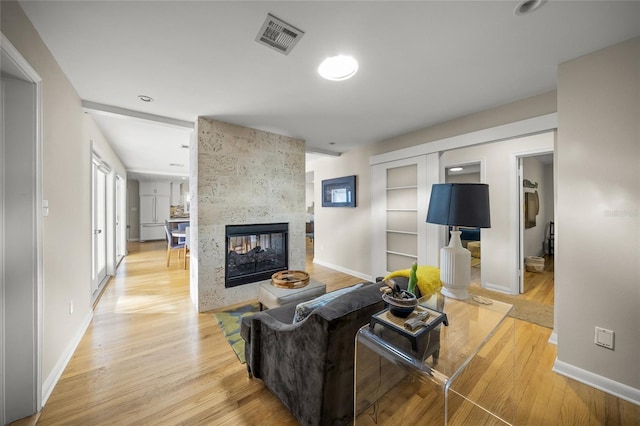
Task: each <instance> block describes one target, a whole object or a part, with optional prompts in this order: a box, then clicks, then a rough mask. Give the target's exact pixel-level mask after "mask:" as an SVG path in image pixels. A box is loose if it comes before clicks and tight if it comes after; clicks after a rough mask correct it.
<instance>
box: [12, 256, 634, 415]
mask: <svg viewBox="0 0 640 426" xmlns="http://www.w3.org/2000/svg"><path fill="white" fill-rule="evenodd" d="M307 270H308V271H309V272H310V273H311V275H312V276H313V277H314V278H316V279H318V280H320V281H323V282H325V283H327V286H328V289H329V290H333V289H336V288H340V287H343V286H346V285H349V284H352V283H356V282H359V281H360V279H358V278H355V277H351V276H348V275H345V274H342V273H338V272H335V271H332V270H330V269H327V268H323V267H320V266H317V265H314V264H312V263H311V262H309V261H308V262H307ZM550 332H551V330H549V329H546V328H543V327H539V326H536V325H533V324H530V323H526V322H522V321H518V320H515V335H516V339H515V340H516V352H517V354H516V360H517V364H518V368H517V372H516V378H515V392H514V398H515V401H516V402H517V410H516V424H521V425H550V424H553V425H557V424H559V425H589V424H590V425H604V424H610V425H638V424H640V423H639V422H640V408H639V407H637V406H635V405H633V404H630V403H627V402H625V401H622V400H619V399H617V398H615V397H612V396H609V395H607V394H605V393H603V392H601V391H598V390H596V389H593V388H591V387H588V386H585V385H582V384H580V383H578V382H575V381H573V380H571V379H567V378H565V377H562V376H559V375H557V374H555V373H553V372H552V371H551V367H552V364H553V362H554V359H555V356H556V348H555V347H554V346H553V345H550V344H548V343H547V339H548V338H549V334H550ZM486 351H487V353H491V351H492V346H491V342H490V343H489V344H488V345H487V347H486ZM487 359H488V360H489V362H490V363H491V364H490V365H489V367H491V366H492V365H494V364H495V365H494V367H499V365H498V364H499V359H500V358H496V360H495V361H494V360H493V358H491V357H487ZM489 386H490V385H489ZM489 390H490V389H489ZM418 399H419V398H418ZM417 404H418V405H419V401H418V402H417ZM427 417H428V416H427ZM427 417H423V420H424V418H427ZM32 420H33V419H32ZM27 421H28V420H27ZM23 424H26V423H23ZM37 424H38V425H175V424H185V425H194V424H197V425H199V424H202V425H295V424H297V423H296V421H295V419H294V418H293V417H292V416H291V415H290V414H289V413H288V411H287V410H286V409H285V408H284V406H283V405H282V404H281V403H280V402H279V401H278V400H277V399H276V398H275V397H274V396H273V395H272V394H271V393H270V392H269V391H268V390H267V389H266V388H265V387H264V386H263V385H262V383H261V382H260V380H257V379H249V378H248V377H247V374H246V370H245V365H243V364H240V363H239V362H238V360H237V358H236V356H235V354H234V352H233V351H232V350H231V348H230V346H229V345H228V344H227V342H226V340H225V339H224V337H223V335H222V332H221V331H220V329H219V327H218V326H217V324H216V322H215V320H214V318H213V315H211V314H210V313H203V314H198V313H197V312H195V311H194V309H193V307H192V306H191V302H190V300H189V291H188V271H185V270H184V269H183V267H182V264H181V263H180V262H177V261H175V260H173V261H172V263H171V267H170V268H166V267H165V246H164V244H162V243H144V244H131V246H130V251H129V255H128V256H127V257H126V259H125V260H124V262H123V263H122V265H121V266H120V267H119V269H118V272H117V276H116V277H115V278H113V279H112V280H111V281H110V283H109V284H108V286H107V288H106V290H105V292H104V294H103V296H102V297H101V299H100V301H99V302H98V303H97V306H96V307H95V313H94V319H93V322H92V324H91V325H90V326H89V329H88V330H87V333H86V334H85V336H84V337H83V338H82V341H81V343H80V345H79V347H78V349H77V351H76V353H75V354H74V356H73V358H72V359H71V361H70V362H69V365H68V366H67V368H66V370H65V371H64V373H63V375H62V377H61V379H60V381H59V382H58V384H57V385H56V387H55V389H54V390H53V393H52V394H51V397H50V398H49V400H48V401H47V404H46V406H45V407H44V409H43V411H42V413H41V415H40V417H39V419H37ZM387 424H396V423H393V422H390V423H387ZM421 424H427V423H424V421H422V422H421ZM466 424H469V423H466Z"/></svg>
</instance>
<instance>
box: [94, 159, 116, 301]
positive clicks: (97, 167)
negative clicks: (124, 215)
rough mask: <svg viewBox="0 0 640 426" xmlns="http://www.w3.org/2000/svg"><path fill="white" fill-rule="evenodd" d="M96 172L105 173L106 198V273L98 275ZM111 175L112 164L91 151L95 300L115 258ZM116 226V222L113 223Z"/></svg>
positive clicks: (104, 205)
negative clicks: (111, 247)
mask: <svg viewBox="0 0 640 426" xmlns="http://www.w3.org/2000/svg"><path fill="white" fill-rule="evenodd" d="M96 173H102V174H103V175H104V188H103V190H104V200H103V210H104V211H103V212H102V214H103V216H104V226H103V228H104V229H102V230H101V234H102V235H103V238H104V250H103V251H104V275H103V276H100V277H98V271H96V268H95V262H96V241H95V231H96V230H95V220H96V211H95V196H96V194H95V192H96V182H95V178H96ZM110 176H111V168H110V166H109V165H108V164H107V163H105V162H104V160H103V159H102V157H101V156H100V155H99V154H98V153H97V152H96V151H95V150H93V147H92V152H91V228H92V235H91V251H92V252H91V259H92V268H91V286H90V293H91V301H92V302H95V300H96V299H97V298H98V295H99V294H100V293H101V291H102V289H103V288H104V285H105V283H106V282H107V280H108V279H109V262H110V261H111V260H113V259H112V258H113V256H112V253H110V251H109V239H110V238H111V234H112V232H111V224H110V217H111V215H110V214H109V199H110V196H109V195H110V191H109V188H110V185H109V180H110ZM113 227H115V223H114V224H113Z"/></svg>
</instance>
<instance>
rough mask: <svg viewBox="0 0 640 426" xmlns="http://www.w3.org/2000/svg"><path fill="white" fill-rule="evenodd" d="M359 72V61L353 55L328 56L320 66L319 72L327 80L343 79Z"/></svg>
mask: <svg viewBox="0 0 640 426" xmlns="http://www.w3.org/2000/svg"><path fill="white" fill-rule="evenodd" d="M356 72H358V61H356V60H355V59H353V57H351V56H344V55H339V56H333V57H331V58H327V59H325V60H324V61H322V63H321V64H320V66H319V67H318V73H319V74H320V75H321V76H322V77H323V78H326V79H327V80H331V81H342V80H346V79H348V78H351V77H353V76H354V75H355V73H356Z"/></svg>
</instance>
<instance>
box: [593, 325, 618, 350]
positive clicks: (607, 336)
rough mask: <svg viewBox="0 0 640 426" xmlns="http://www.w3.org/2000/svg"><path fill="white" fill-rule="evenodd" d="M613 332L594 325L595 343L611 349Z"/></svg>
mask: <svg viewBox="0 0 640 426" xmlns="http://www.w3.org/2000/svg"><path fill="white" fill-rule="evenodd" d="M614 335H615V333H614V332H613V331H611V330H607V329H606V328H601V327H596V337H595V341H594V342H595V344H596V345H598V346H602V347H603V348H607V349H613V338H614Z"/></svg>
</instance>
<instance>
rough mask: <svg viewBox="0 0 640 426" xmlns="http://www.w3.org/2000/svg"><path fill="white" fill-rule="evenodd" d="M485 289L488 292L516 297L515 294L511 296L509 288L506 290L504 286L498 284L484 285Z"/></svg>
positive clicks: (487, 283)
mask: <svg viewBox="0 0 640 426" xmlns="http://www.w3.org/2000/svg"><path fill="white" fill-rule="evenodd" d="M484 288H486V289H487V290H493V291H497V292H498V293H502V294H508V295H511V296H514V295H513V294H511V293H510V292H509V289H508V288H504V287H503V286H501V285H498V284H494V283H490V282H486V283H485V285H484Z"/></svg>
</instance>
